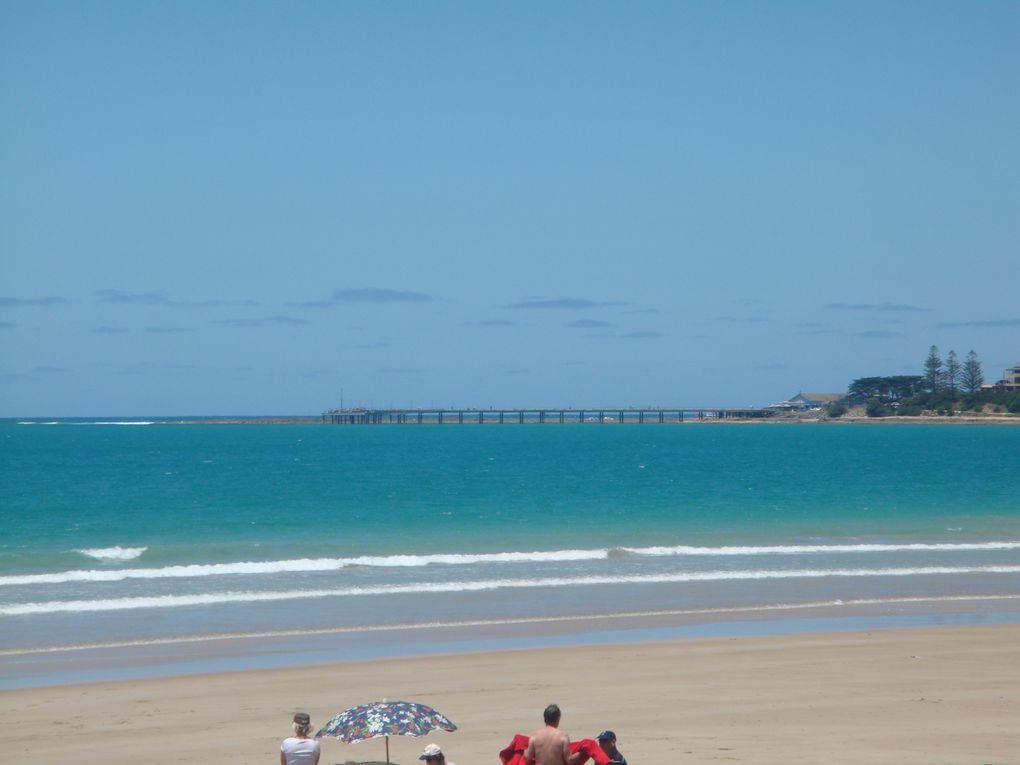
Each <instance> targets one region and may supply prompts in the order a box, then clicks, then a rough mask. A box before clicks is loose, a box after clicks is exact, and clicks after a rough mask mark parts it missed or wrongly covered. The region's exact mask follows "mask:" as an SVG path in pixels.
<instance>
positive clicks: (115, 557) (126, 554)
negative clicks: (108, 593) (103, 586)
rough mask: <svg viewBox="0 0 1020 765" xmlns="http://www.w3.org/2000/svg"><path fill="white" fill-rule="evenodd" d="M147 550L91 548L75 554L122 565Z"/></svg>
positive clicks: (134, 548)
mask: <svg viewBox="0 0 1020 765" xmlns="http://www.w3.org/2000/svg"><path fill="white" fill-rule="evenodd" d="M148 549H149V548H148V547H121V546H120V545H117V546H116V547H91V548H86V549H84V550H75V552H79V553H81V554H82V555H87V556H89V557H90V558H95V559H96V560H102V561H112V562H116V563H122V562H123V561H127V560H134V559H135V558H138V557H140V556H141V554H142V553H144V552H145V551H146V550H148ZM65 573H68V574H70V573H75V572H71V571H68V572H65ZM93 573H96V574H101V573H103V572H101V571H95V572H93ZM42 576H46V574H42ZM61 581H65V582H71V581H75V580H73V579H63V580H61Z"/></svg>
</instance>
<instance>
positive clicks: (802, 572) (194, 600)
mask: <svg viewBox="0 0 1020 765" xmlns="http://www.w3.org/2000/svg"><path fill="white" fill-rule="evenodd" d="M1017 573H1020V566H921V567H912V568H852V569H846V568H843V569H790V570H781V569H779V570H777V569H762V570H741V571H702V572H687V573H677V574H644V575H631V576H577V577H545V578H534V579H489V580H482V581H465V582H416V583H411V584H398V585H371V586H362V587H339V588H334V589H313V590H281V591H261V592H253V591H238V592H218V593H200V594H193V595H156V596H146V597H126V598H109V599H101V600H51V601H45V602H39V603H21V604H10V605H0V615H4V616H20V615H25V614H52V613H67V612H86V611H121V610H128V609H138V608H178V607H181V606H205V605H213V604H226V603H255V602H259V601H278V600H307V599H309V598H337V597H352V596H359V595H372V596H383V595H405V594H426V593H451V592H479V591H484V590H500V589H510V588H540V587H579V586H590V585H613V584H666V583H681V582H718V581H737V580H762V579H820V578H828V577H878V576H897V577H903V576H937V575H946V574H955V575H959V574H1017Z"/></svg>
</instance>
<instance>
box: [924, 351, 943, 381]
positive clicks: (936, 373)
mask: <svg viewBox="0 0 1020 765" xmlns="http://www.w3.org/2000/svg"><path fill="white" fill-rule="evenodd" d="M924 385H925V387H926V388H927V389H928V390H929V391H931V392H932V393H935V392H936V391H938V390H939V389H940V388H941V387H942V357H941V356H939V349H938V347H937V346H935V345H933V346H932V347H931V348H929V349H928V358H926V359H925V360H924Z"/></svg>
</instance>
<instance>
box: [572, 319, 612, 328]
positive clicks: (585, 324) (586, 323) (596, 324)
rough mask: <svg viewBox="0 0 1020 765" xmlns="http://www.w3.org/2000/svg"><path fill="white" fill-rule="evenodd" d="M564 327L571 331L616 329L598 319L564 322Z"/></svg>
mask: <svg viewBox="0 0 1020 765" xmlns="http://www.w3.org/2000/svg"><path fill="white" fill-rule="evenodd" d="M563 326H564V327H569V328H570V329H604V328H605V327H614V326H616V325H615V324H613V323H611V322H608V321H600V320H598V319H575V320H574V321H568V322H564V324H563Z"/></svg>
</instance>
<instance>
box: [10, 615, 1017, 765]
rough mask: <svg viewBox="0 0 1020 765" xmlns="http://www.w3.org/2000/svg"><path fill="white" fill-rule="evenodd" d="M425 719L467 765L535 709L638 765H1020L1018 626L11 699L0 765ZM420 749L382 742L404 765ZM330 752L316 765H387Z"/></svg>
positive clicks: (382, 664) (154, 756)
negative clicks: (557, 709) (305, 721)
mask: <svg viewBox="0 0 1020 765" xmlns="http://www.w3.org/2000/svg"><path fill="white" fill-rule="evenodd" d="M381 698H388V699H407V700H413V701H419V702H423V703H428V704H431V705H433V706H435V707H436V708H437V709H439V710H440V711H442V712H443V713H445V714H447V715H448V716H449V717H450V718H451V719H453V720H454V721H455V722H456V723H457V724H458V725H459V726H460V729H459V730H458V731H457V732H455V733H434V734H432V735H430V737H429V738H428V739H427V741H436V742H438V743H440V744H441V745H442V746H443V748H444V750H446V751H447V753H448V759H450V760H452V761H454V762H457V763H459V765H481V764H483V763H484V764H487V765H496V763H498V759H497V753H498V751H499V750H500V749H501V748H502V747H503V746H504V745H505V744H507V743H508V742H509V741H510V739H511V737H512V736H513V734H514V733H518V732H522V733H530V732H531V731H532V730H534V729H535V728H536V727H537V726H538V723H539V722H540V715H541V710H542V708H543V707H544V706H545V705H546V704H547V703H550V702H556V703H558V704H560V706H561V707H562V708H563V710H564V718H563V729H564V730H566V731H567V732H568V733H569V734H570V735H571V737H572V738H574V739H576V738H586V737H591V736H593V735H595V734H596V733H597V732H598V731H599V730H601V729H603V728H607V727H608V728H612V729H614V730H615V731H616V732H617V735H618V737H619V746H620V749H621V750H622V751H623V752H624V754H625V755H626V756H627V758H628V760H629V761H630V762H631V763H634V765H641V763H645V764H646V765H647V763H665V762H674V763H676V762H679V763H709V762H720V761H728V762H753V763H761V764H763V765H769V764H770V763H775V764H776V765H778V764H779V763H919V764H920V763H925V764H926V765H931V764H932V763H954V764H955V763H1011V762H1012V763H1016V762H1020V729H1018V726H1017V720H1020V625H1007V626H973V627H930V628H917V629H896V630H878V631H872V632H855V633H826V634H806V635H797V636H775V637H754V638H714V639H699V640H679V641H672V642H666V643H643V644H626V645H602V646H582V647H558V648H543V649H535V650H519V651H501V652H490V653H468V654H459V655H445V656H438V657H437V656H433V657H422V658H415V657H412V658H402V659H391V660H385V661H366V662H349V663H336V664H330V665H319V666H306V667H299V668H290V669H274V670H259V671H247V672H238V673H219V674H207V675H191V676H179V677H172V678H164V679H151V680H137V681H121V682H106V683H93V684H83V685H67V686H57V687H48V688H32V689H24V690H15V691H6V692H4V693H3V694H2V695H0V714H2V716H3V719H4V725H3V732H2V734H0V761H2V762H11V763H13V762H38V763H44V762H45V763H58V762H74V763H77V764H78V765H92V764H93V763H94V764H96V765H98V764H99V763H103V764H104V765H108V764H109V763H132V764H133V765H148V764H152V765H156V764H157V763H203V762H224V763H226V762H237V763H256V762H264V763H269V762H276V759H277V756H278V755H277V752H278V745H279V740H280V738H282V737H283V736H284V735H286V734H287V731H288V728H289V720H290V716H291V714H292V713H293V711H295V710H299V709H300V710H306V711H308V712H310V713H311V716H312V720H313V723H315V724H321V723H323V722H324V721H325V720H326V719H327V718H328V717H329V716H331V715H332V714H334V713H336V712H338V711H340V710H341V709H343V708H345V707H347V706H351V705H354V704H358V703H364V702H367V701H372V700H377V699H381ZM424 743H425V741H423V740H421V739H391V741H390V752H391V758H392V760H393V761H394V762H397V763H401V764H402V765H411V763H413V762H417V759H416V756H417V754H418V752H419V751H420V748H421V746H422V745H423V744H424ZM384 752H385V748H384V744H383V741H381V740H376V741H367V742H363V743H360V744H357V745H344V744H341V743H339V742H337V741H334V740H328V741H325V742H324V743H323V757H322V762H323V763H334V762H344V761H346V760H362V761H364V760H375V759H382V758H383V757H384Z"/></svg>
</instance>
